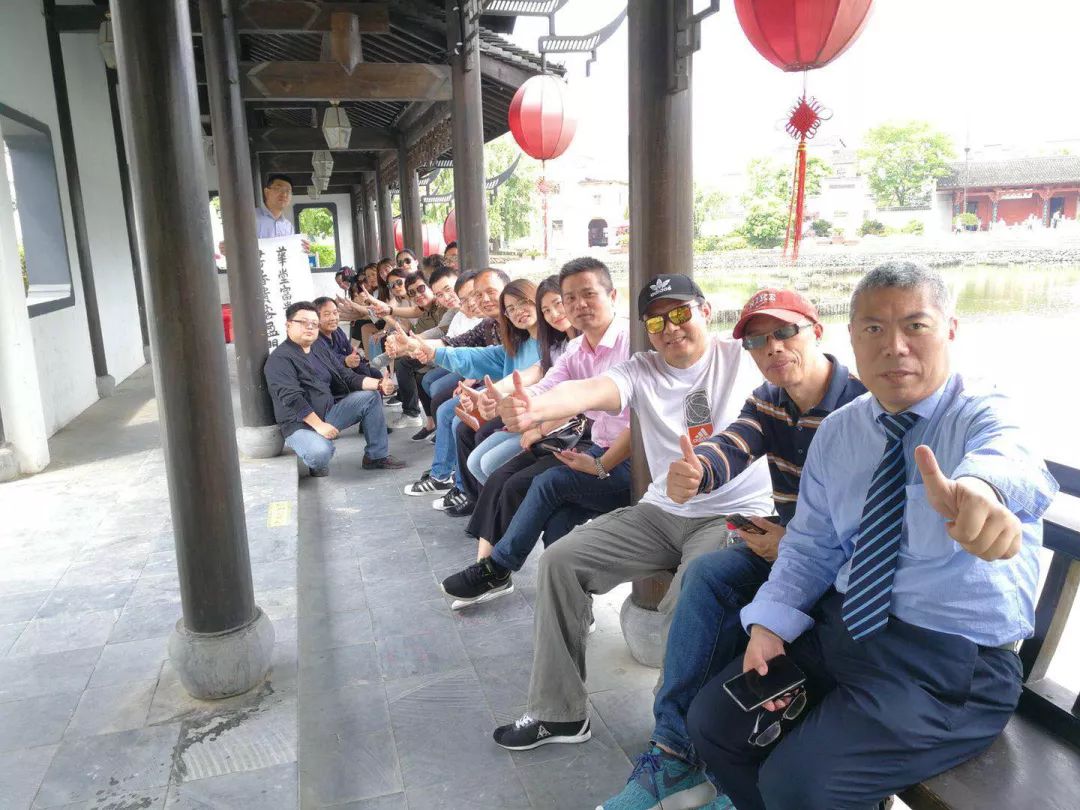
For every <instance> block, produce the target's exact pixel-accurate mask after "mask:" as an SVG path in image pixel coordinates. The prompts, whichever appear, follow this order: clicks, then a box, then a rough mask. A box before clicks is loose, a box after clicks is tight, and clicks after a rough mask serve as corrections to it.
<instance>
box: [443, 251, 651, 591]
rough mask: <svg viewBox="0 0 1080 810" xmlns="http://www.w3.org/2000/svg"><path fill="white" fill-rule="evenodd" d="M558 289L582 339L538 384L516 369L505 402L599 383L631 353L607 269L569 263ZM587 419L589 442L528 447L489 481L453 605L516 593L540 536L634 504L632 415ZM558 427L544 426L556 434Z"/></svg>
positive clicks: (550, 537) (548, 538)
mask: <svg viewBox="0 0 1080 810" xmlns="http://www.w3.org/2000/svg"><path fill="white" fill-rule="evenodd" d="M559 286H560V287H561V289H562V300H563V306H564V308H565V310H566V315H567V317H568V318H569V319H570V322H571V323H572V324H573V325H574V328H575V329H577V330H578V332H580V333H581V334H580V335H579V336H578V337H576V338H574V340H572V341H571V342H570V345H569V346H568V347H567V349H566V351H565V352H564V353H563V354H562V356H561V357H559V359H558V360H557V361H556V362H555V364H554V365H553V366H552V367H551V368H550V369H549V370H548V373H547V374H545V375H544V377H543V379H541V380H540V381H539V382H538V383H536V384H535V385H533V386H531V387H529V388H528V389H525V388H524V387H523V386H522V384H521V379H520V375H518V374H516V373H515V375H514V377H515V384H516V390H515V392H514V393H512V394H510V395H509V396H508V397H506V399H507V400H511V399H514V398H515V397H527V396H537V395H539V394H542V393H544V392H545V391H548V390H550V389H551V388H554V387H555V386H556V385H558V384H559V383H562V382H566V381H567V380H587V379H590V378H592V377H596V376H598V375H600V374H602V373H603V372H604V371H606V370H607V369H609V368H611V367H612V366H615V365H618V364H619V363H621V362H623V361H625V360H626V359H627V358H628V357H629V356H630V335H629V330H628V324H627V323H626V321H624V320H622V319H621V318H616V317H615V289H614V286H613V285H612V283H611V275H610V274H609V273H608V269H607V267H605V266H604V264H603V263H601V262H599V261H597V260H596V259H593V258H589V257H585V258H581V259H575V260H573V261H571V262H568V263H567V264H566V265H565V266H564V267H563V268H562V271H561V272H560V273H559ZM585 416H587V417H588V418H589V419H590V420H592V435H591V440H590V441H588V442H585V441H583V442H581V443H580V444H579V445H578V446H577V447H576V448H575V449H573V450H570V451H567V452H563V453H558V454H555V455H536V454H534V453H533V452H532V451H530V450H526V451H525V452H523V453H521V454H519V455H518V456H515V457H514V458H512V459H510V461H508V462H506V463H505V464H504V465H503V466H502V467H500V468H499V469H498V470H496V471H495V473H494V474H493V475H492V476H491V477H490V478H489V479H488V480H487V481H486V482H485V484H484V489H483V491H482V492H481V495H480V501H479V502H478V503H477V506H476V509H475V510H474V511H473V515H472V518H471V520H470V522H469V533H470V534H472V535H474V536H476V537H478V538H480V546H481V549H480V560H479V561H478V562H476V563H474V564H473V565H470V566H469V567H468V568H466V569H464V570H463V571H460V572H458V573H457V574H454V575H452V576H449V577H447V578H446V579H445V580H443V583H442V587H443V591H444V592H445V593H446V594H447V595H448V596H452V597H454V600H455V601H454V603H453V607H454V608H455V609H458V608H462V607H465V606H467V605H472V604H477V603H479V602H488V601H490V600H492V599H496V598H498V597H499V596H504V595H506V594H509V593H512V592H513V590H514V585H513V581H512V579H511V573H512V572H513V571H517V570H519V569H520V568H521V566H522V565H524V563H525V560H526V558H527V557H528V556H529V553H530V552H531V551H532V549H533V547H534V546H535V545H536V541H537V540H539V539H540V534H541V532H543V535H544V544H545V545H550V544H551V543H552V542H554V541H555V540H557V539H558V538H559V537H562V536H563V535H564V534H566V533H567V532H568V531H570V529H572V528H573V527H574V526H576V525H578V524H579V523H582V522H584V521H585V520H586V519H588V518H589V517H592V516H593V515H597V514H603V513H605V512H610V511H611V510H612V509H618V508H620V507H623V506H629V505H630V462H629V460H628V459H629V457H630V413H629V411H628V410H626V409H624V410H623V411H622V412H621V413H617V414H611V413H607V412H605V411H585ZM561 421H562V420H556V422H555V423H552V424H551V425H544V426H542V427H543V428H544V429H546V430H552V429H554V428H555V427H558V424H559V423H561ZM543 432H544V430H541V429H537V430H534V431H533V432H532V433H529V432H526V433H525V434H524V435H523V436H522V446H526V445H532V444H535V442H536V441H537V440H538V439H539V437H540V436H541V435H542V434H543ZM553 516H557V519H556V520H552V521H551V522H549V519H550V518H552V517H553Z"/></svg>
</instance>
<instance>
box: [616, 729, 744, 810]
mask: <svg viewBox="0 0 1080 810" xmlns="http://www.w3.org/2000/svg"><path fill="white" fill-rule="evenodd" d="M714 798H716V788H714V787H713V786H712V783H711V782H710V781H709V780H708V779H706V778H705V772H704V771H702V770H701V769H700V768H694V767H693V766H691V765H690V764H689V763H687V762H684V761H683V760H681V759H679V758H678V757H675V756H672V755H671V754H669V753H667V752H666V751H662V750H660V749H659V748H657V747H656V746H655V745H654V746H653V747H652V748H650V749H649V750H648V751H647V752H645V753H644V754H641V755H640V756H639V757H638V758H637V762H636V763H635V764H634V770H633V772H632V773H631V774H630V778H629V779H628V780H626V787H624V788H623V789H622V792H621V793H619V795H618V796H612V797H611V798H610V799H608V800H607V801H606V802H604V803H603V804H602V805H600V806H599V807H597V808H596V810H661V808H662V809H663V810H696V808H699V807H704V806H708V807H712V805H711V804H709V802H711V801H713V799H714ZM730 806H731V804H730V802H729V803H728V807H730Z"/></svg>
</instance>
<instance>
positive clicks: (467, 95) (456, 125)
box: [446, 0, 489, 270]
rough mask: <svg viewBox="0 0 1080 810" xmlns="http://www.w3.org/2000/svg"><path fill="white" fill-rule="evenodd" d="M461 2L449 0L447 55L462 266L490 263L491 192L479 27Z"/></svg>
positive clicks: (456, 214)
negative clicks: (486, 166)
mask: <svg viewBox="0 0 1080 810" xmlns="http://www.w3.org/2000/svg"><path fill="white" fill-rule="evenodd" d="M461 6H463V4H462V3H461V2H460V0H446V40H447V42H446V52H447V56H448V59H449V62H450V78H451V83H452V88H453V89H452V92H453V96H452V98H451V100H450V104H451V108H452V112H451V116H450V123H451V127H452V132H453V143H454V212H455V218H456V222H457V242H458V255H459V259H458V267H461V268H468V269H470V270H475V269H479V268H482V267H487V266H488V264H489V257H488V250H489V241H488V220H487V190H486V189H485V188H484V181H485V179H486V176H487V175H486V174H485V170H484V109H483V96H482V95H481V93H480V66H479V63H480V42H479V38H480V37H479V28H478V27H477V24H476V23H475V22H469V21H468V19H467V16H466V15H465V14H463V13H462V11H461Z"/></svg>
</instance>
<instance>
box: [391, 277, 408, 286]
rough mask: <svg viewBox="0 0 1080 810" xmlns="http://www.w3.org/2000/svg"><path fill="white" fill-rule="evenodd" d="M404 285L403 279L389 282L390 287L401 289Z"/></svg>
mask: <svg viewBox="0 0 1080 810" xmlns="http://www.w3.org/2000/svg"><path fill="white" fill-rule="evenodd" d="M404 284H405V279H403V278H395V279H394V280H393V281H391V282H390V286H391V287H401V286H404Z"/></svg>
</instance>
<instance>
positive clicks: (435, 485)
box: [405, 470, 453, 495]
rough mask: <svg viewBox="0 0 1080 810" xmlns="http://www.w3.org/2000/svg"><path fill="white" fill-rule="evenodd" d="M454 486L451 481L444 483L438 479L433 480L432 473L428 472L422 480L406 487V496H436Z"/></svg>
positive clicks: (421, 477)
mask: <svg viewBox="0 0 1080 810" xmlns="http://www.w3.org/2000/svg"><path fill="white" fill-rule="evenodd" d="M452 486H453V484H452V483H450V480H449V479H447V480H446V481H442V480H440V479H438V478H433V477H432V475H431V471H430V470H428V471H427V472H426V473H424V474H423V475H422V476H420V479H419V480H417V481H415V482H414V483H412V484H409V485H408V486H407V487H405V494H406V495H435V494H437V493H439V492H446V491H447V490H449V489H450V488H451V487H452Z"/></svg>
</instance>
